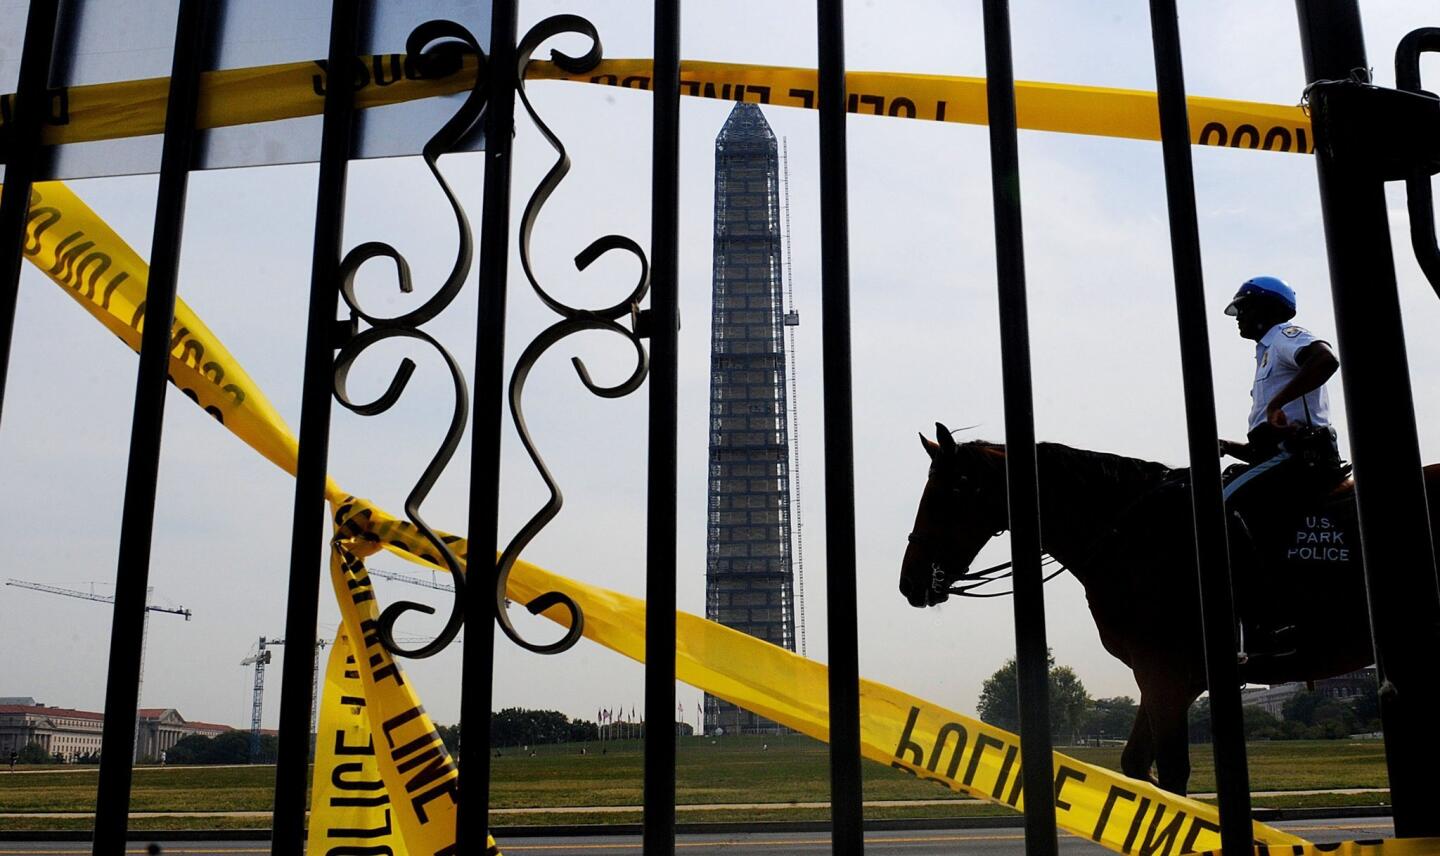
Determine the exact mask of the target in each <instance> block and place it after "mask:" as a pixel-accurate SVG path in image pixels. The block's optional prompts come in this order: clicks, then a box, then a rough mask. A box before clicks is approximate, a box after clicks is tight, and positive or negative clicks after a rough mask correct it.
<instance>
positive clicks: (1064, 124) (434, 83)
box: [0, 54, 1314, 154]
mask: <svg viewBox="0 0 1440 856" xmlns="http://www.w3.org/2000/svg"><path fill="white" fill-rule="evenodd" d="M324 65H325V64H324V63H323V62H297V63H286V64H283V65H270V66H259V67H255V68H242V69H231V70H226V71H211V72H206V73H205V74H204V75H202V79H201V89H200V93H201V94H200V106H199V115H198V119H197V124H198V125H199V127H201V128H219V127H226V126H231V125H244V124H249V123H252V122H268V121H274V120H277V119H293V118H296V117H299V116H314V115H318V114H320V113H321V112H322V111H323V110H324V104H325V86H326V73H325V68H324ZM475 68H476V62H475V60H474V58H473V57H470V58H467V60H466V62H465V64H464V65H463V66H462V68H461V70H459V71H456V72H454V73H452V74H449V75H446V76H444V77H436V78H425V77H422V76H421V75H420V74H419V72H418V71H417V70H416V69H415V68H414V67H413V64H412V63H410V62H408V61H407V58H406V57H405V56H404V55H401V54H381V55H376V56H371V57H365V58H363V60H362V61H361V62H359V63H357V65H356V69H355V72H354V76H353V82H352V85H353V86H354V88H355V103H356V105H357V106H359V107H362V108H369V107H381V106H385V105H388V104H398V103H402V102H405V101H411V100H415V99H419V98H430V97H433V96H436V95H446V94H451V93H454V92H460V91H463V90H465V89H468V88H469V86H470V84H471V83H472V82H473V81H474V75H475ZM651 68H652V65H651V61H650V60H647V59H616V60H606V61H604V62H602V63H601V64H600V65H599V66H598V67H597V68H596V69H595V70H593V71H591V72H587V73H586V74H582V75H573V74H568V73H566V72H564V71H563V70H561V69H560V68H559V67H557V66H555V65H554V64H552V63H548V62H541V61H535V62H532V63H530V65H529V67H528V68H527V69H526V77H527V78H528V79H532V80H569V81H576V82H584V83H594V84H601V85H608V86H617V87H621V88H628V89H640V90H648V89H649V88H650V81H651ZM680 77H681V80H680V85H681V92H682V93H684V94H686V95H691V96H695V97H699V98H715V99H720V100H723V101H752V102H756V103H759V104H774V105H776V106H781V107H802V108H813V107H814V106H815V100H816V95H815V90H816V72H815V70H814V69H806V68H787V67H782V66H758V65H737V64H733V63H721V62H698V61H690V62H685V63H683V64H682V66H681V75H680ZM846 86H847V88H848V92H849V103H848V104H847V109H848V110H849V111H850V112H851V113H858V114H863V115H873V116H890V117H894V118H902V119H925V120H930V121H939V122H961V123H965V124H972V125H983V124H985V122H986V119H987V111H986V105H985V79H984V78H982V77H946V76H941V75H932V74H900V73H888V72H867V71H852V72H850V73H849V74H847V75H846ZM168 87H169V80H168V78H163V77H156V78H149V79H146V80H130V81H123V82H119V83H100V84H92V85H87V86H71V87H62V88H59V89H55V90H52V92H51V94H50V109H49V111H48V117H49V118H48V121H47V122H46V124H45V126H44V129H43V132H42V139H43V140H44V141H45V142H46V143H51V144H55V143H75V142H84V141H89V140H112V139H117V138H121V137H135V136H144V135H147V134H158V133H161V132H162V131H163V130H164V124H165V100H166V96H167V93H168ZM13 99H14V96H13V95H5V96H0V127H3V120H4V119H5V118H7V117H9V116H10V115H11V111H12V110H13V104H12V101H13ZM1189 107H1190V138H1191V141H1192V142H1194V143H1197V144H1199V145H1207V146H1228V147H1231V148H1247V149H1265V150H1269V151H1281V152H1298V153H1300V154H1308V153H1310V152H1311V151H1313V150H1314V139H1313V134H1312V132H1311V130H1310V119H1309V117H1308V116H1306V115H1305V112H1304V111H1303V110H1302V109H1301V108H1300V107H1298V106H1283V105H1277V104H1258V103H1254V102H1249V101H1233V100H1227V99H1221V98H1202V97H1191V98H1190V99H1189ZM1015 110H1016V118H1017V122H1018V123H1019V126H1020V127H1021V128H1027V129H1031V130H1037V131H1059V132H1063V133H1070V134H1094V135H1100V136H1109V137H1124V138H1129V139H1137V140H1158V139H1160V123H1159V113H1158V110H1157V107H1156V103H1155V93H1153V92H1146V91H1143V90H1136V89H1114V88H1108V87H1100V86H1073V85H1069V84H1062V83H1035V82H1028V81H1020V82H1018V83H1016V86H1015Z"/></svg>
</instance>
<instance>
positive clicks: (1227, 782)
mask: <svg viewBox="0 0 1440 856" xmlns="http://www.w3.org/2000/svg"><path fill="white" fill-rule="evenodd" d="M1150 27H1151V41H1152V44H1153V47H1154V50H1155V88H1156V90H1157V93H1158V96H1159V105H1160V142H1161V147H1162V149H1163V152H1164V158H1165V198H1166V201H1167V202H1168V204H1169V209H1170V254H1171V259H1172V261H1173V263H1174V267H1175V309H1176V316H1177V320H1178V322H1179V325H1180V370H1181V375H1182V377H1183V382H1184V385H1185V424H1186V427H1187V430H1188V432H1189V441H1190V502H1191V513H1192V516H1193V523H1194V527H1195V559H1196V562H1197V572H1198V578H1199V582H1200V605H1201V606H1200V612H1201V617H1202V620H1203V627H1204V632H1205V673H1206V682H1207V684H1208V685H1209V688H1210V724H1211V730H1212V731H1213V733H1214V735H1215V745H1214V750H1215V782H1216V790H1217V791H1218V792H1219V795H1220V841H1221V844H1222V845H1223V847H1224V848H1225V850H1226V851H1228V852H1231V853H1234V852H1246V851H1248V850H1249V848H1250V845H1251V840H1252V837H1253V836H1252V833H1251V828H1250V774H1249V770H1248V762H1247V759H1246V757H1245V723H1244V719H1243V715H1242V712H1241V708H1240V670H1239V666H1238V664H1237V662H1236V659H1235V656H1236V649H1237V646H1236V640H1235V607H1234V602H1233V597H1232V595H1231V592H1232V586H1231V580H1230V562H1229V546H1228V543H1227V537H1226V536H1227V533H1226V528H1225V501H1224V499H1223V498H1222V495H1221V491H1222V486H1221V483H1220V458H1219V455H1218V450H1217V448H1216V442H1217V441H1216V434H1217V431H1216V424H1215V385H1214V379H1213V378H1212V376H1211V372H1210V334H1209V330H1208V325H1207V324H1206V320H1205V312H1206V307H1205V282H1204V276H1203V274H1202V272H1201V266H1200V226H1199V222H1198V220H1197V218H1196V214H1195V173H1194V169H1193V166H1192V164H1191V158H1190V118H1189V110H1188V109H1187V107H1186V103H1185V67H1184V62H1183V60H1182V57H1181V53H1180V22H1179V18H1178V15H1177V14H1176V10H1175V0H1150Z"/></svg>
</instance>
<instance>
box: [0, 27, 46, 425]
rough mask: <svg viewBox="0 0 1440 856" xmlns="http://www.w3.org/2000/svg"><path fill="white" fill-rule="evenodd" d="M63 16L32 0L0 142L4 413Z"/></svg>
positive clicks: (0, 382)
mask: <svg viewBox="0 0 1440 856" xmlns="http://www.w3.org/2000/svg"><path fill="white" fill-rule="evenodd" d="M59 17H60V3H59V0H31V3H30V14H29V16H28V17H27V18H26V21H25V44H24V47H23V48H22V53H21V55H20V80H19V82H18V84H17V85H16V87H15V93H16V101H15V105H14V113H13V114H12V118H11V121H10V122H9V123H7V124H6V126H5V128H4V131H3V132H0V133H3V137H0V144H3V146H4V151H3V152H0V154H3V155H4V157H5V188H4V190H3V191H0V413H3V412H4V406H5V378H6V376H7V375H8V374H9V369H10V338H11V336H12V335H13V334H14V332H15V305H16V303H17V302H18V301H19V298H20V263H21V261H22V260H23V258H24V256H23V252H22V250H23V247H24V246H25V223H26V219H25V218H26V215H27V214H28V213H29V212H30V188H31V185H33V184H34V182H35V171H36V168H37V167H38V165H39V161H40V130H41V128H42V127H43V126H44V123H45V115H46V111H48V110H49V109H50V99H49V98H48V97H47V95H46V93H47V91H48V90H49V88H50V66H51V62H52V61H53V59H54V55H55V24H56V21H57V20H58V19H59Z"/></svg>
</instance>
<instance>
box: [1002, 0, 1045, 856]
mask: <svg viewBox="0 0 1440 856" xmlns="http://www.w3.org/2000/svg"><path fill="white" fill-rule="evenodd" d="M984 26H985V79H986V103H987V105H988V109H989V115H990V180H991V183H992V190H993V194H994V204H995V272H996V275H997V278H998V282H999V288H1000V358H1001V375H1002V381H1003V383H1004V389H1005V450H1006V453H1005V477H1006V483H1007V485H1008V494H1009V500H1010V545H1011V554H1012V557H1013V561H1014V563H1015V564H1014V569H1015V577H1014V580H1015V582H1014V588H1015V666H1016V676H1017V679H1018V681H1017V682H1018V685H1019V687H1018V688H1019V695H1020V768H1021V771H1022V772H1023V775H1024V777H1025V778H1024V781H1025V786H1024V787H1025V793H1026V794H1027V795H1029V796H1028V797H1027V799H1026V800H1025V852H1026V853H1027V854H1029V856H1041V854H1053V853H1055V852H1056V850H1057V847H1058V845H1057V843H1056V837H1055V835H1056V833H1055V801H1054V800H1053V799H1051V790H1052V788H1053V784H1052V783H1053V782H1054V780H1055V774H1054V769H1053V768H1054V756H1053V751H1052V749H1051V745H1050V702H1049V695H1050V669H1049V665H1050V650H1049V647H1048V646H1047V645H1046V642H1045V585H1044V577H1043V575H1042V573H1041V570H1040V489H1039V474H1038V465H1037V464H1036V461H1035V401H1034V393H1033V391H1032V389H1031V384H1030V323H1029V319H1028V310H1027V308H1026V299H1025V242H1024V230H1023V223H1022V222H1021V219H1020V154H1019V143H1018V141H1017V139H1016V136H1017V135H1016V130H1015V71H1014V68H1013V64H1012V60H1011V52H1010V4H1009V2H1008V0H985V4H984Z"/></svg>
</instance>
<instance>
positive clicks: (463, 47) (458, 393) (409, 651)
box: [334, 20, 485, 658]
mask: <svg viewBox="0 0 1440 856" xmlns="http://www.w3.org/2000/svg"><path fill="white" fill-rule="evenodd" d="M405 53H406V56H407V61H409V62H413V63H414V64H415V68H416V70H417V71H418V72H419V73H420V75H421V76H425V77H443V76H447V75H450V74H454V73H455V72H456V71H458V70H459V68H460V63H461V60H462V59H463V57H464V56H465V55H466V54H470V55H474V56H476V57H478V58H479V61H480V70H479V72H477V74H476V76H475V84H474V86H472V87H471V89H470V93H469V95H468V96H467V97H466V99H465V101H464V103H462V104H461V105H460V108H459V110H457V111H456V113H455V115H454V116H452V117H451V118H450V120H449V121H448V122H446V123H445V125H444V127H442V128H441V129H440V130H439V131H437V132H436V133H435V135H434V136H432V137H431V138H430V140H429V142H427V143H426V144H425V147H424V149H422V150H421V155H422V157H424V159H425V165H426V166H428V167H429V168H430V172H431V174H433V175H434V176H435V181H436V183H437V184H439V185H440V189H441V190H442V191H443V192H444V193H445V198H446V199H448V200H449V202H450V207H451V209H452V210H453V212H454V214H455V224H456V226H457V227H458V230H459V246H458V248H457V249H456V252H455V264H454V266H453V267H452V268H451V270H450V275H449V276H448V277H446V278H445V281H444V282H443V283H442V284H441V285H440V288H439V289H438V290H437V291H436V292H435V294H433V295H431V297H430V298H429V299H428V300H426V301H425V302H424V303H422V304H421V305H420V306H419V307H418V308H415V309H412V310H410V311H409V312H404V313H401V314H400V315H395V316H388V317H387V316H383V315H375V314H372V313H369V312H367V311H365V309H363V308H362V307H361V306H360V302H359V299H358V298H357V297H356V295H355V276H356V274H357V273H359V271H360V268H361V267H362V266H363V265H364V264H365V263H366V262H368V261H370V260H371V259H376V258H387V259H390V260H391V261H392V262H394V263H395V273H396V278H397V279H398V280H399V287H400V291H401V292H403V293H406V294H408V293H410V292H411V291H413V290H414V287H413V285H412V284H411V279H410V265H409V264H408V263H407V262H406V261H405V257H404V256H402V255H401V254H400V251H399V250H397V249H395V248H394V247H393V246H391V245H389V244H386V243H382V242H379V241H370V242H368V243H364V244H360V245H359V246H357V247H355V248H354V249H352V250H351V251H350V252H348V253H346V254H345V258H344V259H342V260H341V262H340V269H339V278H340V296H341V297H342V298H343V299H344V301H345V305H346V306H348V307H350V322H351V328H350V335H348V336H346V337H345V340H344V341H343V342H342V343H341V344H340V348H339V352H338V353H337V354H336V356H335V388H334V393H335V398H336V400H337V401H339V402H340V404H341V405H342V406H344V407H345V408H347V409H349V410H351V411H353V412H355V413H358V414H360V415H361V416H375V415H377V414H380V413H384V412H385V411H387V410H389V409H390V408H391V407H392V406H394V404H395V402H396V401H398V400H399V399H400V396H401V394H403V393H404V391H405V386H406V384H408V383H409V382H410V377H411V375H413V374H414V373H415V363H414V361H413V360H411V359H410V358H408V357H406V358H403V359H402V360H401V361H400V365H399V367H398V368H396V370H395V374H394V376H393V377H392V378H391V379H390V385H389V386H388V387H387V388H386V390H385V391H384V392H383V393H381V394H380V396H379V397H378V398H376V399H374V400H373V401H367V402H355V401H352V400H351V398H350V394H349V392H348V391H347V388H346V383H347V380H348V378H349V374H350V370H351V368H352V367H353V366H354V364H355V361H356V359H358V358H359V357H360V355H361V354H362V353H363V352H364V351H365V350H366V349H367V348H369V347H370V346H371V345H374V344H376V343H378V342H383V341H385V340H386V339H397V338H403V339H413V340H415V341H417V342H421V343H423V344H425V345H429V346H430V347H431V348H433V349H434V350H435V351H436V352H437V353H438V354H439V355H440V356H441V358H442V359H443V360H444V361H445V365H446V367H447V368H449V370H450V379H451V381H452V383H453V384H454V386H455V407H454V411H453V413H452V414H451V417H450V427H449V429H447V430H446V432H445V439H444V440H442V441H441V443H440V448H439V449H437V450H436V452H435V455H434V457H432V458H431V459H430V463H429V465H427V466H426V467H425V470H424V472H423V473H421V474H420V479H419V480H418V481H417V482H416V483H415V486H414V487H413V488H412V489H411V490H410V494H409V496H407V497H406V498H405V516H406V517H408V518H409V519H410V522H411V523H413V524H414V525H415V528H416V529H417V530H418V531H419V532H420V534H421V535H423V536H424V537H425V540H427V541H429V542H430V545H431V546H432V547H434V548H435V552H436V553H437V555H439V556H440V559H441V561H442V562H443V563H444V564H445V567H446V568H447V569H448V570H449V571H450V575H451V577H452V579H453V580H454V583H455V591H454V599H453V601H452V602H451V605H450V615H449V618H448V619H447V620H446V622H445V628H444V630H442V631H441V632H440V635H438V636H437V637H435V638H434V639H433V640H431V641H430V642H428V643H427V644H425V645H422V646H420V647H418V648H402V647H400V646H399V645H398V644H397V643H396V642H395V636H394V627H395V622H396V621H398V620H399V618H400V616H401V615H403V614H405V613H406V612H423V613H426V614H434V612H435V609H434V607H431V606H429V605H427V604H423V603H415V602H413V601H404V600H402V601H397V602H395V603H392V604H390V605H389V606H388V607H386V608H385V609H384V611H382V612H381V613H380V619H379V621H378V622H377V627H376V632H377V635H378V636H379V639H380V643H381V644H382V645H384V646H385V649H386V650H387V651H390V652H391V653H392V654H395V655H396V656H400V657H412V658H419V657H430V656H433V655H435V654H437V653H439V652H440V651H441V650H443V649H444V648H446V647H447V646H448V645H449V644H450V642H451V641H453V640H454V638H455V636H456V634H458V633H459V632H460V628H461V626H462V625H463V623H464V619H465V616H464V612H463V609H462V604H463V594H464V591H465V577H464V574H463V573H462V572H461V569H460V561H459V559H458V558H457V557H456V556H455V553H454V551H453V550H451V549H450V545H449V544H447V543H445V542H444V541H443V540H442V539H441V538H440V537H439V536H438V535H436V534H435V530H433V529H431V528H430V526H429V525H427V524H426V523H425V520H424V519H423V518H422V517H421V516H420V506H421V504H422V503H424V501H425V498H426V496H428V495H429V493H430V489H431V488H432V487H434V486H435V480H436V479H438V478H439V477H440V473H441V472H443V471H444V469H445V467H446V466H448V465H449V463H450V459H451V458H452V457H454V455H455V450H456V448H458V447H459V445H460V438H461V436H462V435H463V434H464V433H465V426H466V424H467V421H468V418H469V412H470V393H469V390H468V388H467V387H466V385H465V376H464V374H463V373H462V372H461V370H460V365H459V364H458V363H457V362H455V358H454V357H452V356H451V355H450V353H449V352H448V351H446V350H445V348H443V347H442V346H441V345H440V343H439V342H437V341H435V339H434V338H432V337H431V336H430V335H429V334H427V333H425V332H423V331H421V330H420V329H419V328H420V326H421V325H422V324H424V323H426V322H427V321H429V320H431V319H432V318H434V317H435V316H436V315H439V314H440V313H441V312H442V311H444V310H445V308H446V307H447V306H449V305H450V303H451V302H452V301H454V299H455V296H456V295H457V294H459V293H460V288H461V287H462V286H463V285H464V284H465V278H466V277H467V276H469V274H470V267H471V262H472V261H473V256H474V247H473V240H472V236H471V232H470V221H469V219H468V218H467V217H466V216H465V209H464V208H462V207H461V205H460V200H459V199H457V198H456V196H455V192H454V191H453V190H451V188H450V185H449V184H448V183H447V182H446V181H445V177H444V176H443V175H441V173H440V169H439V167H438V166H437V161H438V160H439V158H440V155H442V154H445V153H447V152H449V151H452V150H453V149H454V148H455V146H456V145H457V144H458V143H459V142H460V140H461V139H462V138H463V137H464V136H465V135H466V134H467V133H469V132H470V130H471V129H472V128H474V127H475V126H476V125H477V124H478V123H479V122H480V119H481V115H482V113H483V112H484V107H485V94H484V78H485V75H484V67H485V54H484V52H483V51H482V50H481V48H480V44H479V42H478V41H476V39H475V37H474V36H473V35H471V33H470V31H469V30H466V29H465V28H464V27H462V26H460V25H459V24H457V23H455V22H453V21H443V20H436V21H427V22H426V23H424V24H421V25H420V26H418V27H416V28H415V29H414V31H412V32H411V33H410V36H409V38H407V39H406V41H405ZM361 319H363V320H364V321H365V322H366V323H367V324H369V325H370V326H369V328H368V329H366V330H364V331H363V332H359V333H355V332H354V330H355V329H356V328H357V327H358V321H359V320H361Z"/></svg>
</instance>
